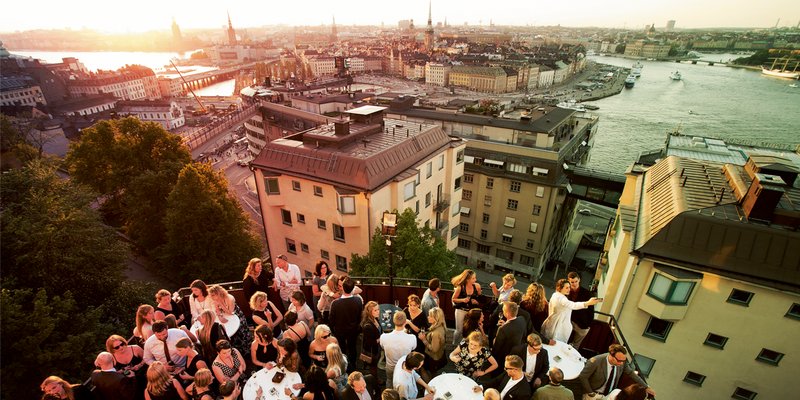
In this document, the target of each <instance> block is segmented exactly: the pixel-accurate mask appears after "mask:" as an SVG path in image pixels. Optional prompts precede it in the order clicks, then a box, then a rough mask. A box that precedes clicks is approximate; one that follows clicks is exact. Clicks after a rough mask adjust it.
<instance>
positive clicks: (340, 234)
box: [333, 224, 345, 242]
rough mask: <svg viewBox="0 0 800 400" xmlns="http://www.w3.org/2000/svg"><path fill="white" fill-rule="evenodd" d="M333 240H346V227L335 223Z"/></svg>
mask: <svg viewBox="0 0 800 400" xmlns="http://www.w3.org/2000/svg"><path fill="white" fill-rule="evenodd" d="M333 240H336V241H338V242H344V241H345V239H344V227H342V226H340V225H336V224H333Z"/></svg>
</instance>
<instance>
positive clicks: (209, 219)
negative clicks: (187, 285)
mask: <svg viewBox="0 0 800 400" xmlns="http://www.w3.org/2000/svg"><path fill="white" fill-rule="evenodd" d="M164 225H165V226H166V230H167V231H166V239H167V240H166V243H165V244H164V246H163V247H162V248H161V251H160V260H161V263H162V265H164V266H165V268H168V269H169V270H168V271H166V272H168V273H169V275H171V276H172V277H174V278H175V279H180V280H183V281H187V282H188V281H189V280H191V279H195V278H200V279H203V280H205V281H206V282H221V281H225V280H238V279H241V277H242V276H241V274H242V263H243V262H245V261H246V260H249V259H250V258H252V257H253V256H254V255H257V254H261V250H260V245H259V242H258V240H257V239H256V236H255V235H254V234H253V233H252V232H250V227H249V219H248V218H247V216H246V215H245V214H244V211H243V210H242V208H241V206H240V205H239V202H237V201H236V199H234V198H233V197H232V196H231V195H230V192H228V187H227V182H226V179H225V177H224V176H223V175H222V174H221V173H218V172H215V171H214V170H213V169H212V168H211V165H209V164H207V163H194V164H189V165H186V166H185V167H184V168H183V170H182V171H181V172H180V175H179V176H178V181H177V183H176V184H175V187H174V189H173V190H172V192H171V193H170V195H169V198H168V200H167V213H166V217H165V224H164Z"/></svg>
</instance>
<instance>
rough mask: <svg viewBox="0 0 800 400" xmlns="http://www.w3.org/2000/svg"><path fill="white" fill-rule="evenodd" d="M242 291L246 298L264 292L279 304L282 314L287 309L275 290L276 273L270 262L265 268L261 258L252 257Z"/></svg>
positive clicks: (246, 270) (245, 271)
mask: <svg viewBox="0 0 800 400" xmlns="http://www.w3.org/2000/svg"><path fill="white" fill-rule="evenodd" d="M242 292H243V293H244V298H245V299H249V298H251V297H253V293H255V292H264V293H266V294H267V296H268V297H269V300H270V301H271V302H273V303H275V304H277V305H278V307H279V308H278V310H279V311H280V313H281V314H283V312H284V311H285V310H284V309H283V303H282V302H280V301H279V300H280V298H281V297H280V295H279V294H278V291H277V290H275V273H273V272H272V267H271V266H270V265H269V264H267V268H264V267H263V266H262V261H261V259H260V258H253V259H250V261H249V262H248V263H247V268H245V270H244V278H242Z"/></svg>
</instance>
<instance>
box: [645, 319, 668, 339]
mask: <svg viewBox="0 0 800 400" xmlns="http://www.w3.org/2000/svg"><path fill="white" fill-rule="evenodd" d="M670 329H672V322H669V321H666V320H663V319H659V318H656V317H650V321H648V322H647V327H646V328H645V329H644V333H643V335H644V336H646V337H649V338H651V339H655V340H659V341H662V342H666V341H667V336H669V331H670Z"/></svg>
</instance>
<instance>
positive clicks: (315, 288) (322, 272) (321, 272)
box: [311, 260, 331, 320]
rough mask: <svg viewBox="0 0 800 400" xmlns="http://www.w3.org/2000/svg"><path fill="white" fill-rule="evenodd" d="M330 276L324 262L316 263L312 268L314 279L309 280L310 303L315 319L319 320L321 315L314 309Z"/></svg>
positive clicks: (326, 264) (329, 270)
mask: <svg viewBox="0 0 800 400" xmlns="http://www.w3.org/2000/svg"><path fill="white" fill-rule="evenodd" d="M330 275H331V269H330V268H329V267H328V263H327V262H325V260H319V261H317V264H316V265H315V266H314V277H313V278H312V279H311V294H312V302H311V305H312V307H314V311H315V315H316V318H317V319H319V320H321V318H322V314H320V313H319V311H318V310H317V309H316V307H317V303H319V299H320V298H321V297H322V286H324V285H325V283H327V282H328V277H329V276H330Z"/></svg>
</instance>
